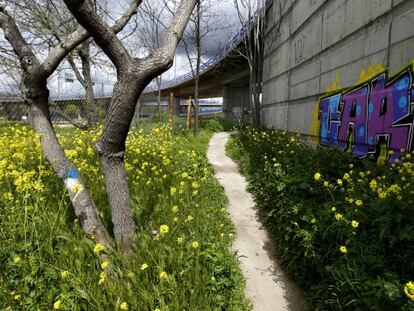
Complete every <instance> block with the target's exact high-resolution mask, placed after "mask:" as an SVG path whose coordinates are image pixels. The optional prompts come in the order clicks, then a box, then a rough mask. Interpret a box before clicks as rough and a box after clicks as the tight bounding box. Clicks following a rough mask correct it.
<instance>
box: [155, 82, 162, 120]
mask: <svg viewBox="0 0 414 311" xmlns="http://www.w3.org/2000/svg"><path fill="white" fill-rule="evenodd" d="M156 80H157V88H158V92H157V107H158V118H159V122H160V123H162V122H163V117H162V108H161V76H159V77H157V79H156Z"/></svg>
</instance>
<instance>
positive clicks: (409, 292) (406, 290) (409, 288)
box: [404, 281, 414, 301]
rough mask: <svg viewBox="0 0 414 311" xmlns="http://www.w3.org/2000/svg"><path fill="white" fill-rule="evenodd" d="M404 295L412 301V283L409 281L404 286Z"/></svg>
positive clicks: (413, 292) (413, 284) (413, 295)
mask: <svg viewBox="0 0 414 311" xmlns="http://www.w3.org/2000/svg"><path fill="white" fill-rule="evenodd" d="M404 293H405V294H406V295H407V297H408V298H410V299H411V300H413V301H414V282H412V281H410V282H408V283H407V284H405V286H404Z"/></svg>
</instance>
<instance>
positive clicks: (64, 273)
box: [60, 271, 69, 279]
mask: <svg viewBox="0 0 414 311" xmlns="http://www.w3.org/2000/svg"><path fill="white" fill-rule="evenodd" d="M60 276H61V277H62V279H65V278H67V277H68V276H69V271H62V272H61V273H60Z"/></svg>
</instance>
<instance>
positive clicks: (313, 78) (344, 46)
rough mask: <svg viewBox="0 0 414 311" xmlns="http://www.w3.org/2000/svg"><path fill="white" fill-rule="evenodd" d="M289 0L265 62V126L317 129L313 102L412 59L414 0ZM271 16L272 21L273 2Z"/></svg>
mask: <svg viewBox="0 0 414 311" xmlns="http://www.w3.org/2000/svg"><path fill="white" fill-rule="evenodd" d="M277 1H285V0H274V2H275V3H276V2H277ZM287 1H288V3H287V4H286V6H285V10H284V12H283V18H282V23H281V27H280V36H279V37H278V38H277V41H275V42H274V43H273V45H272V49H271V52H270V53H269V54H268V57H267V58H266V60H265V65H264V84H263V102H262V114H261V115H262V123H263V125H265V126H267V127H275V128H279V129H287V130H290V131H299V132H301V133H303V134H308V135H318V133H317V131H315V117H316V118H317V116H318V108H317V105H318V101H319V98H320V97H321V96H323V95H325V94H326V92H327V91H328V90H329V89H331V90H337V89H338V88H348V87H351V86H353V85H355V84H356V83H357V82H358V81H359V82H361V81H362V80H361V79H362V78H363V77H367V76H368V75H369V74H372V73H373V72H375V70H377V71H378V70H379V69H378V68H385V69H388V71H389V73H390V74H391V75H392V74H394V73H396V72H398V71H399V70H400V69H401V68H402V67H403V66H404V65H407V64H408V63H409V62H411V61H412V60H413V59H414V0H287ZM269 14H272V15H273V20H278V16H280V13H279V12H277V10H276V5H275V4H273V6H271V7H270V11H269ZM273 24H277V22H274V23H273ZM317 126H318V125H317ZM312 127H313V128H312Z"/></svg>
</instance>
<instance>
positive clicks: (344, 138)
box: [319, 65, 414, 162]
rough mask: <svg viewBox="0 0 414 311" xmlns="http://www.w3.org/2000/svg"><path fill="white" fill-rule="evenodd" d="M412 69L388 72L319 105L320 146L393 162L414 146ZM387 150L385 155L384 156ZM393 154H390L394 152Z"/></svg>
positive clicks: (328, 97) (334, 95) (333, 96)
mask: <svg viewBox="0 0 414 311" xmlns="http://www.w3.org/2000/svg"><path fill="white" fill-rule="evenodd" d="M413 73H414V70H413V66H411V65H410V66H409V67H406V68H404V69H403V70H402V71H400V72H399V73H398V74H397V75H395V76H394V77H392V78H387V72H386V71H384V72H382V73H380V74H377V75H376V76H375V77H373V78H371V79H370V80H368V81H365V82H364V83H361V84H359V85H356V86H354V87H352V88H351V89H348V90H345V91H338V92H336V93H331V94H330V95H327V96H325V97H323V98H321V100H320V101H319V124H320V125H319V144H320V145H321V146H323V147H332V146H334V147H337V148H338V149H339V150H341V151H343V152H344V151H349V152H352V153H353V154H354V155H355V156H357V157H360V158H366V157H369V158H374V159H378V158H383V157H384V156H385V158H387V159H388V161H389V162H394V161H395V160H396V159H398V158H399V157H400V156H401V154H402V153H403V152H405V151H409V152H411V151H412V149H413V147H414V144H413V131H414V126H413V125H414V124H413V121H414V118H413V112H414V109H413V105H414V85H413ZM384 150H386V153H385V155H384ZM391 150H392V152H389V151H391Z"/></svg>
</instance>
